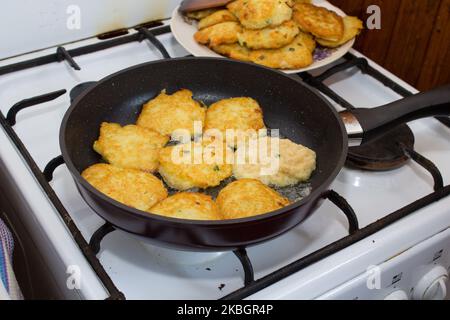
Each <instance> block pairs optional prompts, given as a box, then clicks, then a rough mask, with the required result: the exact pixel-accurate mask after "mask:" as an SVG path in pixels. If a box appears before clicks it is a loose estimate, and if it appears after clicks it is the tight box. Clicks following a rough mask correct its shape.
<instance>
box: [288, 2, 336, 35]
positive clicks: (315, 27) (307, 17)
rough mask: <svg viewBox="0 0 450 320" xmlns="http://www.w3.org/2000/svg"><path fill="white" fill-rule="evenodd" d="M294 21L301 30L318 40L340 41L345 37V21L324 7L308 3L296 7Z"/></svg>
mask: <svg viewBox="0 0 450 320" xmlns="http://www.w3.org/2000/svg"><path fill="white" fill-rule="evenodd" d="M293 19H294V21H295V22H296V23H297V24H298V25H299V27H300V29H301V30H303V31H305V32H310V33H312V34H313V35H314V36H316V37H317V38H321V39H324V40H329V41H339V40H340V39H341V38H342V36H343V35H344V21H343V19H342V17H341V16H339V15H338V14H336V13H335V12H333V11H330V10H328V9H326V8H323V7H317V6H315V5H312V4H308V3H298V4H296V5H295V6H294V14H293Z"/></svg>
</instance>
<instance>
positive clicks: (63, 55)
mask: <svg viewBox="0 0 450 320" xmlns="http://www.w3.org/2000/svg"><path fill="white" fill-rule="evenodd" d="M56 57H57V59H58V62H62V61H64V60H66V61H67V63H68V64H69V66H71V67H72V68H73V69H74V70H77V71H80V70H81V68H80V66H79V65H78V63H76V62H75V60H73V58H72V56H71V55H70V54H69V52H67V50H66V48H64V47H58V48H57V49H56Z"/></svg>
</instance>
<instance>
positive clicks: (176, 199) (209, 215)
mask: <svg viewBox="0 0 450 320" xmlns="http://www.w3.org/2000/svg"><path fill="white" fill-rule="evenodd" d="M149 212H151V213H154V214H159V215H162V216H165V217H170V218H178V219H189V220H222V216H221V214H220V211H219V208H218V207H217V205H216V203H215V202H214V200H213V199H212V198H211V197H210V196H207V195H205V194H201V193H191V192H180V193H177V194H175V195H173V196H170V197H168V198H167V199H165V200H163V201H161V202H159V203H158V204H156V205H155V206H154V207H153V208H151V209H150V210H149Z"/></svg>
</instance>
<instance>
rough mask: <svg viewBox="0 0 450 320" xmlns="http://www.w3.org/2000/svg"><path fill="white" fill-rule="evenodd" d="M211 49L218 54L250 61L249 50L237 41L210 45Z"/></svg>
mask: <svg viewBox="0 0 450 320" xmlns="http://www.w3.org/2000/svg"><path fill="white" fill-rule="evenodd" d="M211 49H212V50H213V51H215V52H217V53H218V54H221V55H223V56H226V57H229V58H231V59H235V60H240V61H247V62H251V59H250V50H249V49H248V48H245V47H243V46H241V45H240V44H239V43H233V44H221V45H219V46H214V47H211Z"/></svg>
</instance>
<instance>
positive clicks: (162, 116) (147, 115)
mask: <svg viewBox="0 0 450 320" xmlns="http://www.w3.org/2000/svg"><path fill="white" fill-rule="evenodd" d="M205 115H206V108H204V107H202V105H201V104H200V103H199V102H198V101H195V100H194V99H192V92H191V91H189V90H186V89H183V90H180V91H177V92H175V93H174V94H172V95H168V94H166V92H165V91H162V92H161V94H160V95H158V96H157V97H156V98H154V99H152V100H150V101H149V102H147V103H146V104H145V105H144V107H143V108H142V112H141V114H140V115H139V118H138V120H137V123H136V124H137V125H138V126H141V127H144V128H148V129H151V130H153V131H156V132H159V133H160V134H162V135H166V136H170V135H171V134H172V133H173V132H174V131H176V130H179V129H185V130H189V132H190V133H191V135H193V134H194V122H196V121H200V122H202V123H204V122H205Z"/></svg>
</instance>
